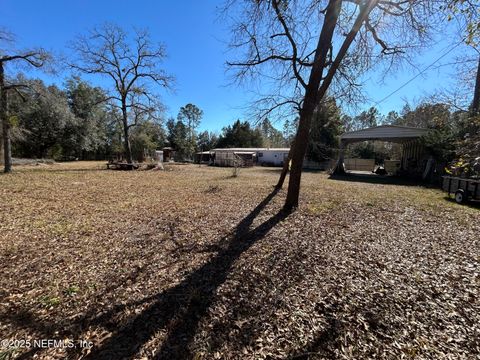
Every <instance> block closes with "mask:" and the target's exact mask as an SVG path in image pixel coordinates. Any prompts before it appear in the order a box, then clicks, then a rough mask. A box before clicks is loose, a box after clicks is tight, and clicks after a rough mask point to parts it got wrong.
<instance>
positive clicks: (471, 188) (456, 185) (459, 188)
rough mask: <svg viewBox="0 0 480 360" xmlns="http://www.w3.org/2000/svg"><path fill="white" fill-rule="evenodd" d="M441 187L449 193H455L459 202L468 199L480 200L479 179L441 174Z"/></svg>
mask: <svg viewBox="0 0 480 360" xmlns="http://www.w3.org/2000/svg"><path fill="white" fill-rule="evenodd" d="M442 188H443V190H444V191H447V192H448V196H450V194H455V201H456V202H457V203H459V204H462V203H465V202H467V201H469V200H480V179H472V178H462V177H456V176H443V184H442Z"/></svg>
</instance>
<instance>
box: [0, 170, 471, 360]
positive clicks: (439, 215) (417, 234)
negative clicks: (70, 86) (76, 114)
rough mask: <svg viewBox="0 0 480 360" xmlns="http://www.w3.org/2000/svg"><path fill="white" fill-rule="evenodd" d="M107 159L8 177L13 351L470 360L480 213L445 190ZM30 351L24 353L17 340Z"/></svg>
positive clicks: (5, 263)
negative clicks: (290, 179)
mask: <svg viewBox="0 0 480 360" xmlns="http://www.w3.org/2000/svg"><path fill="white" fill-rule="evenodd" d="M102 166H104V163H95V162H92V163H87V162H78V163H70V164H67V163H65V164H56V165H40V166H36V167H33V166H25V167H18V168H15V172H14V173H13V174H10V175H2V176H0V339H10V340H14V339H17V340H25V339H32V340H33V339H57V340H59V339H72V340H75V341H77V340H87V341H91V342H92V343H93V346H92V347H91V348H90V349H87V348H83V349H82V348H80V347H79V346H77V347H76V348H63V349H62V348H59V347H56V348H54V347H51V348H46V349H41V348H38V347H30V348H25V347H9V348H8V349H6V348H4V349H0V358H2V356H4V358H9V357H12V358H22V359H30V358H32V357H33V356H34V355H35V356H37V358H39V359H44V358H48V359H50V358H63V357H67V356H68V357H69V358H71V359H79V358H87V359H123V358H128V359H129V358H135V359H144V358H159V359H172V358H195V359H202V358H209V359H238V358H242V359H263V358H282V359H286V358H290V359H324V358H325V359H330V358H338V359H361V358H374V357H375V358H388V359H398V358H406V359H409V358H416V359H423V358H429V359H432V358H434V359H441V358H451V359H459V358H465V359H472V358H475V357H478V356H480V325H479V324H480V299H479V294H480V210H479V208H478V207H476V206H470V207H469V206H459V205H457V204H455V203H453V202H451V201H448V200H446V199H445V194H444V193H442V192H441V191H439V190H435V189H425V188H420V187H415V186H398V185H382V184H371V183H365V182H351V181H339V180H330V179H329V178H328V176H327V175H325V174H320V173H306V174H305V175H304V180H303V190H302V198H301V204H302V205H301V208H300V209H299V210H298V211H297V212H295V213H293V214H291V215H288V216H287V215H286V214H283V213H282V212H281V211H280V208H281V205H282V201H283V199H284V196H285V191H280V192H279V193H278V194H273V193H272V190H273V187H272V185H274V184H275V182H276V180H277V176H278V170H276V169H268V168H252V169H243V170H241V171H240V176H239V177H237V178H233V177H231V174H232V171H231V169H222V168H211V167H204V166H202V167H199V166H198V165H184V166H180V165H178V166H172V167H171V168H170V170H169V171H165V172H156V171H136V172H118V171H107V170H102V169H101V167H102ZM17 345H19V343H17Z"/></svg>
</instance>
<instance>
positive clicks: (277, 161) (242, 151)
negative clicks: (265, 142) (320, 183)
mask: <svg viewBox="0 0 480 360" xmlns="http://www.w3.org/2000/svg"><path fill="white" fill-rule="evenodd" d="M289 151H290V149H289V148H225V149H213V150H212V151H211V152H210V153H211V154H212V157H213V164H214V165H217V166H234V160H235V159H236V158H238V157H240V158H241V159H243V160H244V161H245V163H246V165H245V166H253V165H263V166H283V163H284V161H285V159H287V157H288V152H289Z"/></svg>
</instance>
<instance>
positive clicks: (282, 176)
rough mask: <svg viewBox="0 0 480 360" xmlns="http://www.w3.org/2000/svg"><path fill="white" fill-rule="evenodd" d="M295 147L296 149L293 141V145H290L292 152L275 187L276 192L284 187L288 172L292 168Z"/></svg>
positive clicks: (289, 153)
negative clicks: (291, 162)
mask: <svg viewBox="0 0 480 360" xmlns="http://www.w3.org/2000/svg"><path fill="white" fill-rule="evenodd" d="M294 147H295V142H294V141H292V144H291V145H290V151H289V152H288V156H287V159H286V161H285V162H284V163H283V168H282V173H281V174H280V178H279V179H278V183H277V185H275V189H276V190H280V189H281V188H282V187H283V183H284V182H285V178H286V177H287V174H288V170H289V168H290V160H292V152H293V148H294Z"/></svg>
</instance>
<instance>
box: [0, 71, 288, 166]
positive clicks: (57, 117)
mask: <svg viewBox="0 0 480 360" xmlns="http://www.w3.org/2000/svg"><path fill="white" fill-rule="evenodd" d="M20 77H21V79H17V81H18V82H21V83H22V84H25V85H26V86H25V90H23V91H22V92H21V93H20V92H18V93H12V95H11V96H10V97H9V98H8V102H9V104H8V109H9V120H10V124H11V138H12V153H13V156H14V157H20V158H53V159H55V160H104V159H111V158H122V157H123V156H124V133H123V128H122V125H121V121H120V117H121V116H120V114H119V113H118V110H117V109H116V108H115V107H112V106H109V104H108V102H106V101H104V100H105V99H106V98H107V97H108V95H107V94H106V92H105V91H104V90H103V89H101V88H99V87H94V86H92V85H90V84H89V83H87V82H86V81H84V80H82V79H81V78H79V77H72V78H70V79H68V80H67V81H66V82H65V84H64V85H63V87H58V86H57V85H48V86H47V85H46V84H45V83H44V82H42V81H41V80H32V79H26V78H24V77H23V76H20ZM202 117H203V111H202V110H201V109H200V108H198V107H197V106H196V105H194V104H187V105H185V106H184V107H182V108H180V110H179V113H178V116H177V118H176V119H175V118H170V119H168V120H166V121H164V120H162V119H161V118H157V117H155V118H154V117H149V116H143V117H141V118H140V119H138V120H137V123H136V125H135V126H134V127H132V128H131V131H130V143H131V148H132V155H133V158H134V159H135V160H136V161H143V160H145V158H146V157H148V156H151V155H153V153H154V151H155V150H158V149H162V148H163V147H166V146H170V147H172V148H174V149H175V150H176V156H177V160H189V159H193V155H194V153H195V152H197V151H207V150H210V149H213V148H215V147H284V146H288V140H287V139H286V138H285V137H284V136H283V134H282V132H281V131H279V130H277V129H276V128H275V127H274V126H273V125H272V124H271V122H270V121H269V120H268V119H265V120H263V121H262V122H261V123H260V124H259V125H258V126H252V125H251V124H250V123H249V122H248V121H240V120H237V121H235V122H234V123H233V124H232V125H230V126H227V127H225V128H224V129H223V130H222V132H221V133H220V134H217V133H215V132H209V131H203V132H199V131H198V130H197V129H198V126H199V125H200V122H201V120H202Z"/></svg>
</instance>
